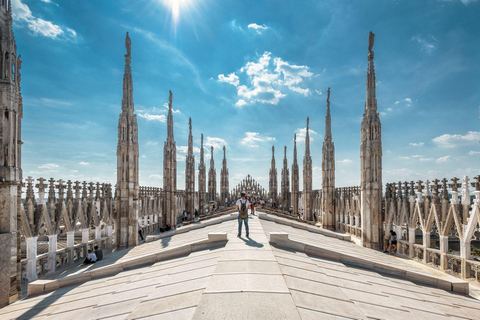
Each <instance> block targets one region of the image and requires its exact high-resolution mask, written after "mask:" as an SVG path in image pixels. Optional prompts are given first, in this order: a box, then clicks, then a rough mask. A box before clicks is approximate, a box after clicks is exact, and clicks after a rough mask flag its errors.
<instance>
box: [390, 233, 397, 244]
mask: <svg viewBox="0 0 480 320" xmlns="http://www.w3.org/2000/svg"><path fill="white" fill-rule="evenodd" d="M391 240H392V242H393V241H397V234H396V233H394V234H392V238H391Z"/></svg>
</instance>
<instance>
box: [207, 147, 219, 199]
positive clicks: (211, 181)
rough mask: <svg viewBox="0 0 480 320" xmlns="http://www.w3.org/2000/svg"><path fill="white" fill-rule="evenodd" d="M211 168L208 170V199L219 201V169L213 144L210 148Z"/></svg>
mask: <svg viewBox="0 0 480 320" xmlns="http://www.w3.org/2000/svg"><path fill="white" fill-rule="evenodd" d="M210 152H211V153H210V170H209V171H208V200H209V201H217V171H216V170H215V162H214V161H213V146H211V149H210Z"/></svg>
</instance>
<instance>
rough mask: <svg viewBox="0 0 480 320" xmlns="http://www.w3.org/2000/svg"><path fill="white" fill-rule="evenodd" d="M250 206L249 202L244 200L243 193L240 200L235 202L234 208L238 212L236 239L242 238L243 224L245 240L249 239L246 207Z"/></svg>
mask: <svg viewBox="0 0 480 320" xmlns="http://www.w3.org/2000/svg"><path fill="white" fill-rule="evenodd" d="M249 206H250V201H248V200H247V199H245V193H244V192H242V198H241V199H238V200H237V204H236V208H237V210H238V235H237V237H241V236H242V223H244V224H245V233H246V234H247V238H248V237H249V233H248V207H249Z"/></svg>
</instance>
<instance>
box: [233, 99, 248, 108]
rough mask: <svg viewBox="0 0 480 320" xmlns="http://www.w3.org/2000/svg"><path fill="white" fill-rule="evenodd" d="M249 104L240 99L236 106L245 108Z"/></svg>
mask: <svg viewBox="0 0 480 320" xmlns="http://www.w3.org/2000/svg"><path fill="white" fill-rule="evenodd" d="M246 104H247V102H246V101H245V100H243V99H239V100H238V101H237V102H236V103H235V106H237V107H243V106H244V105H246Z"/></svg>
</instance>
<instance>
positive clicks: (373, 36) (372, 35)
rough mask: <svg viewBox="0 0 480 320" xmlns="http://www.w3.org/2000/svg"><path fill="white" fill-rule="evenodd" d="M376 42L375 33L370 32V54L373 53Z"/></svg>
mask: <svg viewBox="0 0 480 320" xmlns="http://www.w3.org/2000/svg"><path fill="white" fill-rule="evenodd" d="M374 42H375V33H373V32H372V31H370V33H369V34H368V52H372V48H373V43H374Z"/></svg>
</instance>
